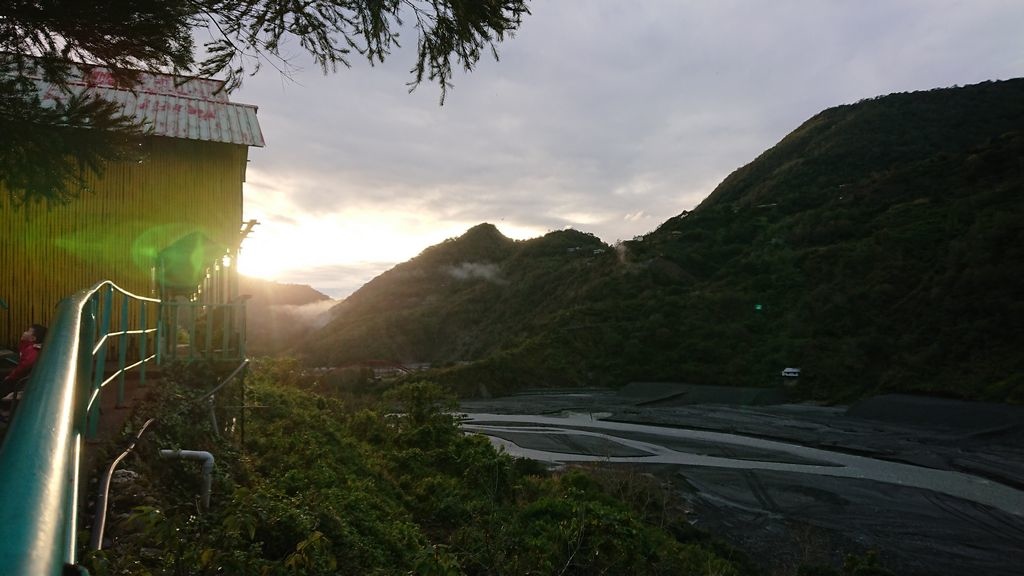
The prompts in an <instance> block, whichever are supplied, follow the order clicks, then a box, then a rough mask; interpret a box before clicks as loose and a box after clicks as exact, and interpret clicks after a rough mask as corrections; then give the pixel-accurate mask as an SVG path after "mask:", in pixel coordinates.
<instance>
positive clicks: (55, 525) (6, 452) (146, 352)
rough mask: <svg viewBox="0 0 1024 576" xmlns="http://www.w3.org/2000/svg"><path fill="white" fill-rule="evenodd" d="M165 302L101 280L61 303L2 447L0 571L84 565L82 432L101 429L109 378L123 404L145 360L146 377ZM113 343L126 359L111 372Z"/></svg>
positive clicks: (52, 570)
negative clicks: (132, 321) (129, 381)
mask: <svg viewBox="0 0 1024 576" xmlns="http://www.w3.org/2000/svg"><path fill="white" fill-rule="evenodd" d="M159 304H160V301H159V300H155V299H152V298H144V297H141V296H136V295H134V294H131V293H129V292H126V291H124V290H122V289H121V288H119V287H117V286H116V285H114V284H113V283H112V282H100V283H98V284H96V285H94V286H93V287H91V288H89V289H86V290H82V291H81V292H78V293H76V294H74V295H72V296H70V297H68V298H66V299H65V300H64V301H62V302H61V303H60V305H59V306H58V310H57V314H56V319H55V320H54V322H53V324H52V326H51V328H50V331H49V334H48V338H47V341H46V344H45V345H44V346H43V350H42V352H41V354H40V357H39V360H38V362H37V363H36V365H35V367H34V368H33V370H32V376H31V378H30V379H29V382H28V384H27V385H26V387H25V391H24V395H23V397H22V400H21V403H20V404H19V405H18V409H17V411H16V412H15V413H14V414H13V415H12V416H13V418H12V420H11V422H10V426H9V428H8V430H7V434H6V436H5V437H4V442H3V446H2V448H0V559H2V560H0V574H11V575H23V574H38V575H43V576H45V575H54V576H56V575H59V574H62V573H64V570H65V568H66V567H68V566H74V565H75V563H76V558H75V556H76V553H77V548H78V547H77V544H76V540H75V539H76V531H77V527H78V526H77V525H78V494H79V480H80V478H79V467H80V466H79V465H80V461H81V457H82V440H83V438H88V437H91V436H92V435H94V434H95V433H96V431H97V425H98V422H99V404H100V402H99V401H100V394H101V390H102V389H103V388H104V387H105V386H107V385H110V384H112V383H114V382H115V381H116V382H117V401H118V405H123V404H124V386H125V373H126V372H127V371H128V370H132V369H135V368H138V369H139V378H140V381H141V382H144V381H145V369H146V364H147V363H148V362H149V361H151V360H153V359H155V358H156V354H155V352H156V350H155V346H153V347H151V340H150V339H151V337H152V338H153V339H154V340H156V338H155V334H156V332H157V328H156V327H155V326H156V325H157V323H158V318H159V314H158V313H154V312H156V310H151V308H155V307H157V306H159ZM133 306H134V307H135V308H134V309H133V308H132V307H133ZM133 316H134V317H137V318H138V319H139V325H138V326H136V327H134V328H132V327H129V318H130V317H133ZM115 320H116V323H117V324H118V325H119V326H118V329H116V330H111V325H112V324H114V323H115ZM150 324H152V325H153V327H150ZM110 348H116V353H117V363H116V367H115V368H114V369H113V370H112V372H113V373H112V374H109V375H108V371H110V370H108V366H107V364H108V363H107V355H108V350H109V349H110ZM130 349H132V350H131V352H132V356H133V358H132V360H133V361H132V363H131V364H129V351H130Z"/></svg>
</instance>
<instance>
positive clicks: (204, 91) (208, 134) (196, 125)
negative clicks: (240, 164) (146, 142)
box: [36, 67, 265, 146]
mask: <svg viewBox="0 0 1024 576" xmlns="http://www.w3.org/2000/svg"><path fill="white" fill-rule="evenodd" d="M36 85H37V87H38V88H39V95H40V98H41V100H42V102H43V104H44V105H46V103H47V102H58V101H62V100H64V99H66V98H67V97H68V96H69V92H70V93H74V94H81V93H83V92H88V93H91V94H95V95H96V96H98V97H100V98H102V99H104V100H108V101H110V102H116V103H117V104H119V105H120V106H121V110H122V113H123V114H124V115H125V116H129V117H134V118H135V119H136V120H138V121H140V122H142V123H144V124H145V125H146V126H147V127H149V128H150V130H151V134H153V135H154V136H167V137H170V138H182V139H185V140H204V141H208V142H225V143H228V144H240V145H244V146H263V145H264V144H265V143H264V140H263V132H262V131H261V130H260V124H259V122H258V121H257V120H256V110H257V108H256V106H253V105H251V104H240V103H236V102H231V101H229V100H228V96H227V93H226V92H225V91H224V89H223V88H224V83H223V82H222V81H220V80H213V79H209V78H188V77H183V76H172V75H169V74H155V73H150V72H140V73H138V78H137V81H136V83H135V85H134V86H127V87H126V86H121V85H119V83H118V82H117V80H116V79H115V78H114V76H113V75H112V74H111V73H110V71H109V70H107V69H105V68H99V67H88V68H86V67H83V68H81V69H77V70H75V71H74V73H73V74H72V75H71V79H70V81H69V82H68V85H67V90H64V89H62V88H61V87H59V86H57V85H55V84H52V83H49V82H46V81H44V80H42V79H40V78H37V79H36Z"/></svg>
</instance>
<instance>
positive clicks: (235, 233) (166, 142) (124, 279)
mask: <svg viewBox="0 0 1024 576" xmlns="http://www.w3.org/2000/svg"><path fill="white" fill-rule="evenodd" d="M145 146H146V154H145V155H144V160H143V161H141V162H138V163H135V162H131V163H117V164H110V165H109V166H108V167H107V169H106V171H105V173H104V175H103V178H101V179H98V180H94V181H93V182H91V183H90V186H91V187H92V188H93V189H94V190H95V192H93V193H86V194H84V195H83V196H82V197H81V198H79V199H78V200H75V201H73V202H71V203H70V204H68V205H66V206H52V207H47V206H46V205H35V206H26V207H21V208H17V209H15V208H14V207H12V205H11V203H10V200H9V194H8V192H7V191H6V190H5V189H3V188H2V187H0V298H2V299H3V300H5V301H6V302H7V304H8V306H9V309H8V310H0V345H3V346H7V347H12V346H15V345H16V344H17V340H18V338H19V337H20V335H21V333H22V331H23V330H24V328H25V326H28V325H29V324H31V323H33V322H39V323H43V324H47V325H48V324H49V322H50V320H51V318H52V317H53V309H54V306H56V304H57V303H58V302H59V301H60V300H61V299H62V298H64V297H66V296H68V295H69V294H72V293H74V292H76V291H78V290H81V289H82V288H86V287H89V286H91V285H92V284H94V283H95V282H97V281H99V280H113V281H114V282H115V283H117V284H118V285H119V286H121V287H122V288H124V289H126V290H129V291H131V292H134V293H136V294H139V295H143V296H150V295H154V292H153V290H154V288H155V287H154V285H153V277H152V267H153V265H154V263H155V257H156V254H157V253H158V252H159V251H160V250H162V249H163V248H165V247H167V246H168V245H169V244H171V243H172V242H174V241H175V240H177V239H179V238H181V237H183V236H185V235H187V234H190V233H193V232H200V233H202V234H204V235H206V236H207V237H209V238H210V239H212V240H214V241H216V242H218V243H220V244H222V245H224V246H229V247H233V248H237V244H238V240H239V227H240V225H241V222H242V182H243V181H244V179H245V166H246V159H247V156H248V148H247V147H246V146H237V145H232V144H218V143H211V142H196V141H187V140H176V139H170V138H151V139H150V140H149V141H148V142H147V143H146V145H145Z"/></svg>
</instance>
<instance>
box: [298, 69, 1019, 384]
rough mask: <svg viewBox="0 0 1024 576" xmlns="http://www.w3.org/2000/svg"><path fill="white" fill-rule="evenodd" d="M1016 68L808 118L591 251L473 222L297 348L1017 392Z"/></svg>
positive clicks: (456, 377)
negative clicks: (707, 189) (659, 216)
mask: <svg viewBox="0 0 1024 576" xmlns="http://www.w3.org/2000/svg"><path fill="white" fill-rule="evenodd" d="M1022 194H1024V79H1017V80H1009V81H1002V82H985V83H982V84H978V85H974V86H966V87H957V88H948V89H937V90H930V91H926V92H915V93H906V94H892V95H888V96H883V97H878V98H874V99H870V100H866V101H861V102H858V103H857V104H852V105H844V106H838V107H836V108H831V109H828V110H825V111H823V112H821V113H819V114H818V115H816V116H814V117H813V118H811V119H810V120H808V121H807V122H805V123H804V124H803V125H802V126H800V127H799V128H797V129H796V130H794V131H793V132H792V133H791V134H789V135H788V136H786V137H785V138H784V139H783V140H782V141H781V142H779V143H778V144H777V145H775V146H774V147H772V148H771V149H769V150H767V151H765V152H764V153H763V154H761V155H760V156H759V157H758V158H757V159H755V160H754V161H753V162H751V163H750V164H748V165H746V166H744V167H742V168H740V169H738V170H736V171H735V172H734V173H733V174H731V175H729V176H728V177H727V178H726V179H725V180H724V181H723V182H722V183H721V184H720V185H719V186H718V187H717V188H716V189H715V190H714V191H713V192H712V193H711V194H710V195H709V196H708V197H707V198H706V199H705V200H704V201H703V202H702V203H701V204H700V205H699V206H698V207H697V208H695V209H694V210H693V211H690V212H684V213H681V214H679V215H678V216H676V217H673V218H671V219H669V220H668V221H666V222H665V223H663V224H662V225H661V226H659V227H658V228H657V229H656V230H654V231H653V232H651V233H649V234H647V235H645V236H643V237H640V238H637V239H635V240H632V241H627V242H622V243H621V244H619V245H618V246H615V247H611V246H607V245H605V244H603V243H602V242H601V241H600V240H598V239H597V238H596V237H594V236H592V235H589V234H586V233H583V232H578V231H574V230H566V231H559V232H553V233H550V234H548V235H546V236H544V237H541V238H536V239H533V240H527V241H512V240H509V239H508V238H505V237H504V236H502V235H501V234H500V232H498V230H497V229H496V228H494V227H493V226H491V225H486V224H484V225H480V226H477V227H474V228H473V229H471V230H469V231H468V232H467V233H466V234H465V235H463V236H462V237H460V238H457V239H453V240H449V241H446V242H444V243H442V244H440V245H437V246H434V247H431V248H428V249H427V250H425V251H424V252H423V253H422V254H420V255H419V256H417V257H416V258H414V259H412V260H410V261H409V262H406V263H404V264H401V265H399V266H396V267H395V268H394V269H392V270H390V271H388V272H387V273H385V274H382V275H381V276H380V277H378V278H376V279H374V280H373V281H372V282H370V283H368V284H367V285H366V286H364V287H363V288H362V289H361V290H359V291H358V292H357V293H355V294H353V295H352V297H350V298H349V299H348V300H346V301H345V302H344V303H343V304H342V305H340V306H339V307H338V308H337V309H336V310H335V314H334V317H333V319H332V320H331V322H330V323H329V324H328V325H327V326H325V327H324V328H323V329H322V330H320V331H318V332H316V333H315V334H314V335H312V336H311V337H310V338H309V339H307V340H306V341H305V345H304V350H305V352H306V353H307V354H308V356H309V359H310V361H312V362H315V363H318V364H336V363H348V362H356V361H360V360H367V359H378V360H379V359H384V360H396V361H405V362H431V363H434V364H435V366H436V365H444V364H446V363H447V364H450V365H449V366H447V367H443V368H440V369H438V370H435V372H434V374H432V375H431V377H433V378H435V379H439V380H442V381H445V382H448V383H450V384H452V385H454V386H455V387H457V388H458V389H459V390H461V391H462V392H463V393H479V392H481V391H482V390H481V388H480V387H479V386H480V384H485V385H486V388H487V390H489V391H491V392H494V391H507V390H512V389H516V388H519V387H524V386H539V385H581V384H621V383H625V382H628V381H636V380H661V381H685V382H693V383H704V384H728V385H764V386H778V385H780V384H781V380H782V379H781V377H780V376H779V374H780V371H781V370H782V369H783V368H784V367H800V368H801V377H800V378H799V381H798V382H797V383H796V386H795V387H794V388H793V390H794V392H795V393H796V394H798V395H800V396H802V397H807V398H820V399H828V400H841V399H849V398H853V397H859V396H863V395H866V394H871V393H878V392H885V391H910V392H921V393H931V394H944V395H951V396H958V397H968V398H983V399H990V400H1009V401H1014V402H1022V401H1024V353H1022V352H1021V350H1024V203H1022Z"/></svg>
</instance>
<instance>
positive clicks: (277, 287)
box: [238, 276, 333, 355]
mask: <svg viewBox="0 0 1024 576" xmlns="http://www.w3.org/2000/svg"><path fill="white" fill-rule="evenodd" d="M238 292H239V294H242V295H245V296H248V299H247V301H246V350H247V352H248V353H250V354H253V355H265V354H278V353H281V352H283V351H285V350H287V349H288V348H290V347H292V346H294V345H295V342H296V341H298V340H299V339H301V338H302V337H304V336H305V335H306V334H307V333H308V332H310V331H311V330H312V329H313V328H314V327H319V326H322V325H323V324H324V322H326V317H327V316H326V314H327V311H328V309H329V307H330V306H331V305H332V303H333V301H332V300H331V298H330V296H327V295H326V294H323V293H321V292H319V291H317V290H315V289H313V288H312V287H310V286H307V285H305V284H283V283H280V282H274V281H272V280H263V279H260V278H251V277H248V276H239V278H238ZM320 315H323V317H324V320H323V321H318V318H317V317H318V316H320Z"/></svg>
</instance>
